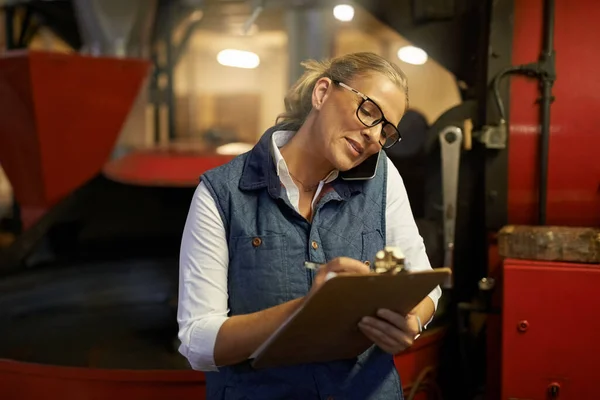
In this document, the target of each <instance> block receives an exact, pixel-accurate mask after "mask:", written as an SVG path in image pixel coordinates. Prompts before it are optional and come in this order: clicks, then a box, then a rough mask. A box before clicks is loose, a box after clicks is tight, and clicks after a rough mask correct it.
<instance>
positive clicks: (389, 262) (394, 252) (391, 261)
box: [375, 246, 406, 275]
mask: <svg viewBox="0 0 600 400" xmlns="http://www.w3.org/2000/svg"><path fill="white" fill-rule="evenodd" d="M403 271H406V270H405V269H404V253H402V250H400V249H399V248H398V247H393V246H386V247H384V249H383V250H379V251H378V252H377V254H376V255H375V273H376V274H392V275H394V274H397V273H399V272H403Z"/></svg>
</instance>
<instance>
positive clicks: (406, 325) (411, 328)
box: [377, 308, 420, 337]
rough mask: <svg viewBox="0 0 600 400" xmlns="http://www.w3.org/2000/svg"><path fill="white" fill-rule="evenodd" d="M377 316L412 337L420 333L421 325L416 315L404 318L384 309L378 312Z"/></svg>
mask: <svg viewBox="0 0 600 400" xmlns="http://www.w3.org/2000/svg"><path fill="white" fill-rule="evenodd" d="M377 316H378V317H379V318H381V319H383V320H385V321H388V322H389V323H391V324H392V325H394V326H396V327H397V328H398V329H400V330H401V331H403V332H405V333H407V334H408V335H409V336H411V337H415V336H416V335H417V334H419V333H420V330H419V323H418V322H417V318H416V317H415V316H414V315H411V314H409V315H407V316H406V317H403V316H402V315H401V314H398V313H396V312H393V311H391V310H388V309H385V308H382V309H380V310H377Z"/></svg>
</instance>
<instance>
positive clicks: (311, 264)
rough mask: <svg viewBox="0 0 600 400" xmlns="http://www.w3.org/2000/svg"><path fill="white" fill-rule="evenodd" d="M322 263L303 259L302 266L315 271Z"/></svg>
mask: <svg viewBox="0 0 600 400" xmlns="http://www.w3.org/2000/svg"><path fill="white" fill-rule="evenodd" d="M324 265H325V264H319V263H314V262H311V261H304V267H306V269H312V270H315V271H318V270H319V269H320V268H321V267H323V266H324Z"/></svg>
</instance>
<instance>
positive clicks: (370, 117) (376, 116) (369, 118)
mask: <svg viewBox="0 0 600 400" xmlns="http://www.w3.org/2000/svg"><path fill="white" fill-rule="evenodd" d="M357 115H358V119H359V120H360V122H362V123H363V124H365V125H366V126H374V125H377V124H378V123H379V122H381V119H382V118H383V115H382V113H381V110H380V109H379V107H377V106H376V105H375V104H374V103H373V102H372V101H370V100H365V101H363V102H362V104H361V105H360V107H359V108H358V112H357ZM381 136H382V137H381V140H380V144H381V145H382V146H383V147H385V148H388V147H390V146H392V145H394V143H396V142H397V141H398V140H399V133H398V131H397V129H396V127H395V126H393V125H392V124H390V123H388V122H385V123H384V125H383V128H382V129H381Z"/></svg>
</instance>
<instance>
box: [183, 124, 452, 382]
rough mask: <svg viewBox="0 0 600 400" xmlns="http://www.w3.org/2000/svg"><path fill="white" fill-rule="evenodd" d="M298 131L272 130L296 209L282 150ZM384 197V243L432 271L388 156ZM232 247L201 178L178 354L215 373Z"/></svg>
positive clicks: (188, 231)
mask: <svg viewBox="0 0 600 400" xmlns="http://www.w3.org/2000/svg"><path fill="white" fill-rule="evenodd" d="M293 135H294V132H288V131H277V132H275V133H274V134H273V139H272V143H271V144H272V146H273V148H272V150H273V158H274V162H275V166H276V169H277V175H278V176H279V179H280V180H281V183H282V184H283V185H284V187H285V189H286V192H287V196H288V199H289V201H290V204H291V205H292V206H293V207H294V208H295V209H296V211H298V208H299V206H298V204H299V200H300V192H299V190H298V187H297V186H296V184H295V183H294V181H293V179H292V177H291V176H290V174H289V170H288V168H287V164H286V162H285V160H284V159H283V156H282V155H281V152H280V151H279V148H280V147H282V146H283V145H284V144H285V143H287V142H288V140H289V139H290V138H291V137H292V136H293ZM387 163H388V176H387V191H386V193H387V199H386V246H397V247H399V248H400V249H401V250H402V252H403V253H404V256H405V267H406V269H407V270H411V271H417V270H427V269H431V265H430V263H429V259H428V258H427V254H426V252H425V246H424V244H423V239H422V238H421V236H420V235H419V231H418V229H417V225H416V224H415V220H414V217H413V215H412V210H411V208H410V203H409V201H408V195H407V193H406V188H405V187H404V182H403V181H402V178H401V177H400V173H399V172H398V170H397V169H396V167H395V166H394V164H393V163H392V162H391V161H390V160H389V159H388V160H387ZM337 177H338V171H332V172H331V173H330V174H329V175H328V176H327V177H326V178H325V179H323V180H322V181H321V182H320V183H319V186H318V188H317V191H316V193H315V196H314V198H313V203H312V204H313V207H314V204H315V200H316V199H318V198H319V195H320V192H321V191H322V189H323V186H324V185H325V184H327V183H329V182H332V181H333V180H335V179H336V178H337ZM228 266H229V250H228V246H227V238H226V235H225V228H224V225H223V221H222V219H221V215H220V214H219V211H218V209H217V204H216V202H215V200H214V199H213V197H212V195H211V194H210V192H209V191H208V188H207V187H206V185H204V183H202V182H200V184H199V185H198V187H197V188H196V192H195V193H194V197H193V199H192V203H191V206H190V210H189V213H188V216H187V221H186V224H185V227H184V231H183V238H182V241H181V253H180V260H179V305H178V310H177V320H178V322H179V340H180V341H181V345H180V347H179V352H180V353H181V354H182V355H184V356H185V357H186V358H187V359H188V361H189V362H190V365H191V366H192V368H193V369H195V370H200V371H216V370H217V367H216V365H215V361H214V347H215V342H216V339H217V334H218V332H219V328H220V327H221V325H222V324H223V323H224V322H225V321H226V320H227V318H229V317H228V313H229V309H228V304H227V300H228V293H227V273H228ZM441 294H442V291H441V289H440V288H439V287H437V288H435V289H434V290H433V291H432V292H431V293H430V294H429V297H430V298H431V300H433V303H434V305H435V307H436V309H437V304H438V300H439V298H440V296H441Z"/></svg>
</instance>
